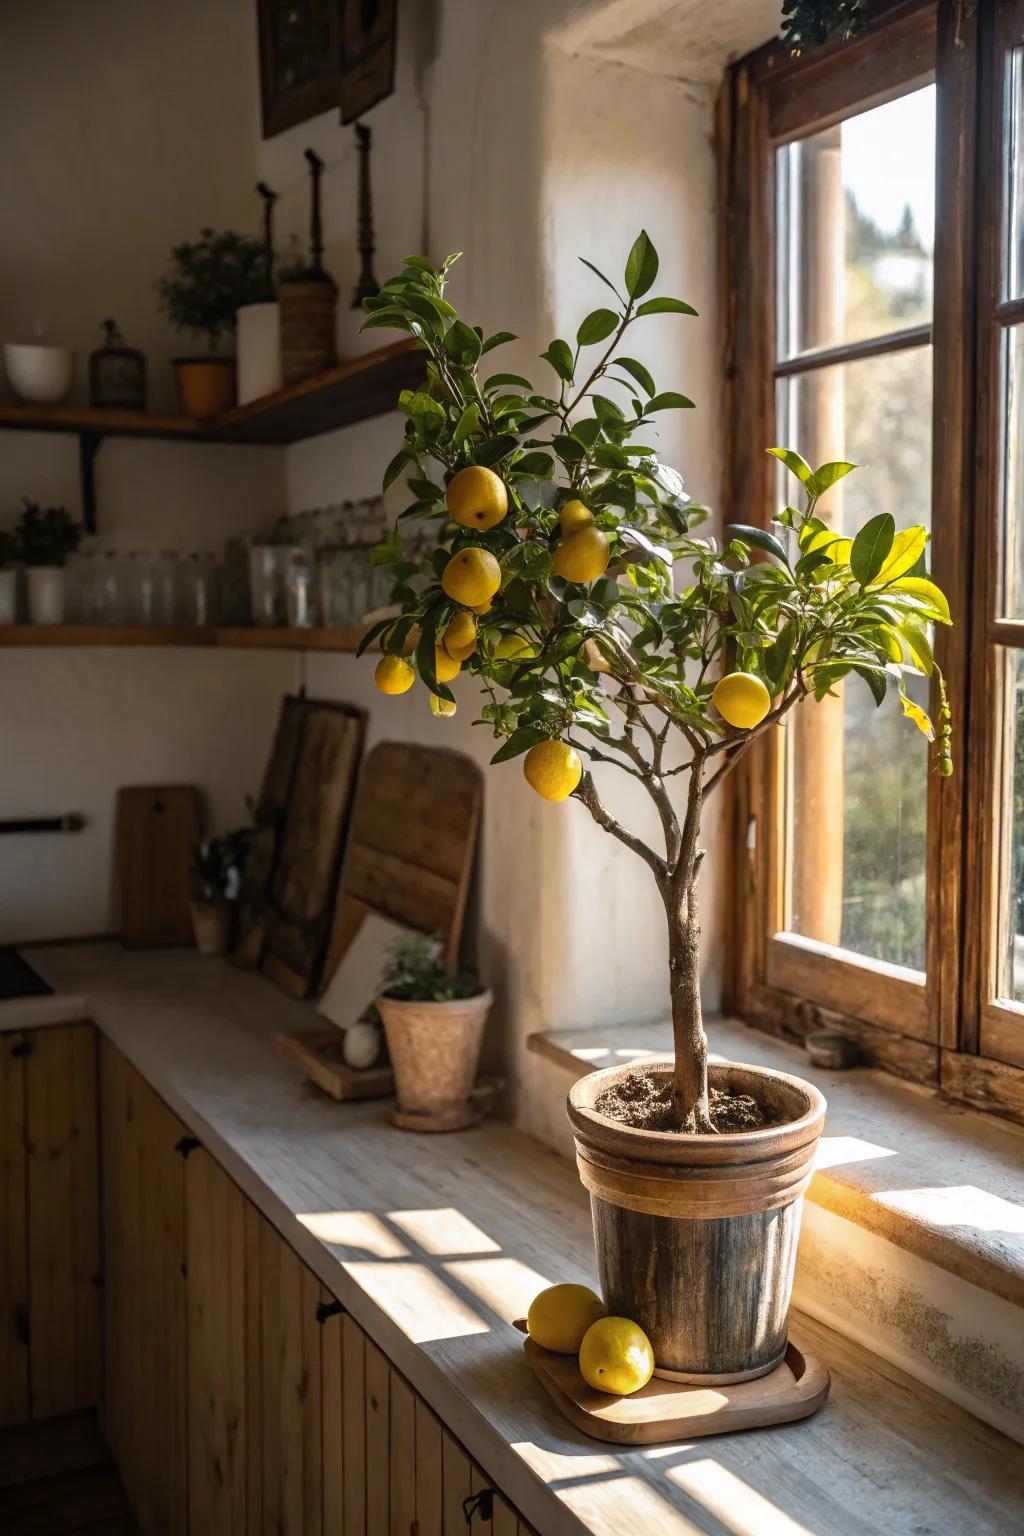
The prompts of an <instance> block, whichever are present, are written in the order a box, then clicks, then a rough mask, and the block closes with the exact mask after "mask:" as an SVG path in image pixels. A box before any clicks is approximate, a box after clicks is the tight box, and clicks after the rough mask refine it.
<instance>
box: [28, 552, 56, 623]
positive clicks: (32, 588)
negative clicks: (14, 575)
mask: <svg viewBox="0 0 1024 1536" xmlns="http://www.w3.org/2000/svg"><path fill="white" fill-rule="evenodd" d="M28 614H29V618H30V619H31V620H32V623H33V624H63V622H64V571H63V568H62V567H61V566H59V565H31V566H29V571H28Z"/></svg>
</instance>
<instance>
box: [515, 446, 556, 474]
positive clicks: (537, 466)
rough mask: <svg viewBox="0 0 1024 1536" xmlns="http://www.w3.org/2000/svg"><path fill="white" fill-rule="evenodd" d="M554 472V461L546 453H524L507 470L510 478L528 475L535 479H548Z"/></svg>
mask: <svg viewBox="0 0 1024 1536" xmlns="http://www.w3.org/2000/svg"><path fill="white" fill-rule="evenodd" d="M554 472H555V465H554V461H553V460H552V459H551V458H549V456H548V455H547V454H546V453H524V454H523V456H522V458H521V459H516V462H515V463H514V464H513V465H512V468H511V469H510V470H509V477H510V479H514V478H515V477H516V476H517V475H529V476H531V477H532V478H533V479H535V480H550V479H551V477H552V475H553V474H554Z"/></svg>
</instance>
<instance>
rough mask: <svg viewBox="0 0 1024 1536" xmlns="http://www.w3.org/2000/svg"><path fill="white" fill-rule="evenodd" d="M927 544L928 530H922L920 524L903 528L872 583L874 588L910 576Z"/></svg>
mask: <svg viewBox="0 0 1024 1536" xmlns="http://www.w3.org/2000/svg"><path fill="white" fill-rule="evenodd" d="M927 543H928V530H927V528H922V527H921V526H920V524H918V525H917V527H914V528H901V529H900V531H899V533H898V534H897V535H896V537H895V538H894V539H893V541H892V549H891V550H890V551H889V554H888V557H887V559H886V562H885V564H884V565H883V566H882V569H881V570H880V571H879V573H878V575H877V576H876V577H875V579H874V581H873V582H872V586H876V587H880V586H882V585H883V584H884V583H885V582H888V581H897V580H898V579H899V577H901V576H909V575H910V573H911V572H912V571H913V569H914V567H915V566H916V565H917V563H918V561H919V560H920V559H921V556H922V555H923V554H924V551H925V545H926V544H927Z"/></svg>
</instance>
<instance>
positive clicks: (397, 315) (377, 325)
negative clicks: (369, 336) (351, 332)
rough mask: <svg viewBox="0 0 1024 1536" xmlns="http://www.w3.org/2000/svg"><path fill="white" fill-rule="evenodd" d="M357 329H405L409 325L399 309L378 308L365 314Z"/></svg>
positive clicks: (408, 327) (407, 328)
mask: <svg viewBox="0 0 1024 1536" xmlns="http://www.w3.org/2000/svg"><path fill="white" fill-rule="evenodd" d="M359 329H360V330H361V331H407V330H409V329H410V326H409V321H408V320H407V319H406V317H405V315H404V314H403V313H402V311H401V310H400V309H378V310H375V311H374V313H373V314H372V315H367V317H366V319H365V320H364V321H363V323H362V325H361V326H360V327H359Z"/></svg>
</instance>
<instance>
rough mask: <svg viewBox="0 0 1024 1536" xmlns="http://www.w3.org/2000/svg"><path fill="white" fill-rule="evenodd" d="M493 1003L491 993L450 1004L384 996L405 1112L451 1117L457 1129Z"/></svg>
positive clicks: (383, 1009) (383, 1014)
mask: <svg viewBox="0 0 1024 1536" xmlns="http://www.w3.org/2000/svg"><path fill="white" fill-rule="evenodd" d="M493 1001H494V998H493V996H492V995H491V993H490V992H489V991H487V992H478V993H477V995H476V996H475V997H465V998H456V999H454V1000H453V1001H451V1002H448V1003H406V1002H399V1001H398V999H397V998H393V997H378V999H377V1008H378V1011H379V1012H380V1016H381V1019H382V1020H383V1023H384V1033H385V1035H386V1037H387V1042H388V1052H389V1054H390V1056H391V1065H392V1067H393V1068H394V1073H395V1095H396V1097H397V1099H398V1109H399V1112H400V1114H401V1115H403V1116H410V1115H412V1116H416V1115H421V1116H423V1117H424V1119H425V1120H427V1119H429V1118H430V1117H433V1118H434V1119H435V1120H437V1121H438V1122H447V1121H451V1122H452V1128H453V1129H454V1128H455V1124H456V1122H457V1121H458V1120H459V1116H460V1115H461V1114H462V1112H464V1111H465V1109H466V1106H467V1104H468V1102H469V1096H470V1094H471V1093H472V1091H473V1085H474V1084H475V1082H476V1067H477V1062H478V1060H479V1058H480V1044H481V1041H482V1040H483V1033H484V1023H485V1021H486V1019H487V1015H488V1013H489V1012H490V1009H491V1004H492V1003H493ZM403 1123H405V1122H404V1120H403ZM424 1128H425V1129H429V1128H431V1127H428V1126H426V1125H425V1126H424Z"/></svg>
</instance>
